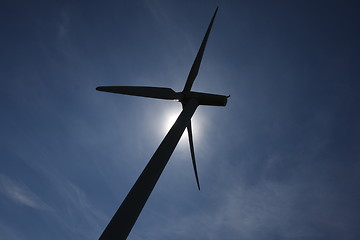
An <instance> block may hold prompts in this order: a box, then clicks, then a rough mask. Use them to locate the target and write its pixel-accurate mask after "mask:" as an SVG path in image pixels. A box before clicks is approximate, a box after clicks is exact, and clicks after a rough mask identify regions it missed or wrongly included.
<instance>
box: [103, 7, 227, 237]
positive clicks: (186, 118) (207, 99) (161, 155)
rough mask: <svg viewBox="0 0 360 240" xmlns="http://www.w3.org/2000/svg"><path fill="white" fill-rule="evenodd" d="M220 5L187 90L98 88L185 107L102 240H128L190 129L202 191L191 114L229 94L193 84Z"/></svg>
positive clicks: (220, 102) (221, 103) (223, 102)
mask: <svg viewBox="0 0 360 240" xmlns="http://www.w3.org/2000/svg"><path fill="white" fill-rule="evenodd" d="M217 10H218V8H216V10H215V13H214V15H213V17H212V19H211V22H210V24H209V27H208V29H207V31H206V34H205V36H204V39H203V41H202V43H201V46H200V49H199V51H198V53H197V55H196V58H195V60H194V63H193V65H192V67H191V70H190V73H189V75H188V77H187V80H186V83H185V86H184V89H183V91H181V92H175V91H174V90H172V89H171V88H163V87H138V86H137V87H125V86H100V87H97V88H96V90H99V91H104V92H111V93H119V94H126V95H133V96H141V97H150V98H158V99H165V100H177V101H179V102H181V104H182V107H183V110H182V112H181V113H180V115H179V117H178V118H177V120H176V122H175V123H174V125H173V126H172V127H171V129H170V130H169V132H168V133H167V134H166V136H165V138H164V140H163V141H162V142H161V143H160V145H159V147H158V149H157V150H156V151H155V153H154V155H153V156H152V157H151V159H150V161H149V163H148V164H147V165H146V167H145V169H144V170H143V172H142V173H141V175H140V176H139V178H138V179H137V180H136V182H135V184H134V186H133V187H132V188H131V190H130V192H129V193H128V195H127V196H126V198H125V199H124V201H123V202H122V204H121V205H120V207H119V209H118V210H117V211H116V213H115V214H114V216H113V217H112V219H111V221H110V222H109V224H108V225H107V227H106V228H105V230H104V232H103V233H102V235H101V236H100V238H99V239H101V240H104V239H106V240H109V239H111V240H112V239H118V240H120V239H126V238H127V236H128V235H129V233H130V231H131V229H132V227H133V226H134V224H135V222H136V220H137V218H138V217H139V215H140V213H141V210H142V209H143V207H144V205H145V203H146V201H147V199H148V198H149V196H150V194H151V192H152V190H153V189H154V187H155V184H156V182H157V181H158V179H159V177H160V175H161V173H162V171H163V170H164V168H165V166H166V164H167V162H168V161H169V158H170V156H171V154H172V153H173V151H174V149H175V147H176V145H177V144H178V142H179V140H180V138H181V135H182V134H183V132H184V131H185V128H187V132H188V136H189V144H190V152H191V159H192V165H193V168H194V173H195V178H196V183H197V186H198V189H199V190H200V183H199V177H198V174H197V168H196V161H195V152H194V143H193V137H192V129H191V117H192V116H193V114H194V112H195V110H196V108H197V107H198V106H199V105H210V106H225V105H226V103H227V99H228V97H229V96H224V95H217V94H210V93H201V92H193V91H191V87H192V85H193V83H194V80H195V78H196V76H197V74H198V72H199V68H200V63H201V59H202V57H203V54H204V50H205V46H206V42H207V40H208V37H209V34H210V31H211V27H212V25H213V22H214V19H215V16H216V13H217Z"/></svg>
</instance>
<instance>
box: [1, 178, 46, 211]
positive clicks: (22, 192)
mask: <svg viewBox="0 0 360 240" xmlns="http://www.w3.org/2000/svg"><path fill="white" fill-rule="evenodd" d="M0 192H2V193H3V194H4V195H6V196H7V197H8V198H10V199H11V200H13V201H15V202H17V203H19V204H23V205H26V206H28V207H31V208H35V209H41V210H51V208H50V206H49V205H47V204H46V203H45V202H44V201H42V200H41V199H40V198H39V197H38V196H37V195H36V193H34V192H33V191H32V190H31V189H30V188H29V187H28V186H27V185H26V184H24V183H22V182H17V181H14V180H12V179H10V178H9V177H7V176H5V175H3V174H0Z"/></svg>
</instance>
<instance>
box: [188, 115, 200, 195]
mask: <svg viewBox="0 0 360 240" xmlns="http://www.w3.org/2000/svg"><path fill="white" fill-rule="evenodd" d="M187 131H188V135H189V144H190V152H191V159H192V164H193V168H194V173H195V178H196V183H197V186H198V189H199V191H200V183H199V177H198V173H197V168H196V161H195V151H194V142H193V137H192V129H191V120H190V122H189V125H188V126H187Z"/></svg>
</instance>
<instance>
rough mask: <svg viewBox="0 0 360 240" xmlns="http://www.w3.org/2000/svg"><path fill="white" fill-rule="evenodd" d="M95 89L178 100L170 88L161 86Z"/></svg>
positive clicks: (102, 87)
mask: <svg viewBox="0 0 360 240" xmlns="http://www.w3.org/2000/svg"><path fill="white" fill-rule="evenodd" d="M96 90H98V91H103V92H111V93H119V94H125V95H132V96H140V97H150V98H159V99H166V100H178V99H179V98H180V95H179V94H178V93H177V92H175V91H174V90H172V89H171V88H162V87H124V86H100V87H97V88H96Z"/></svg>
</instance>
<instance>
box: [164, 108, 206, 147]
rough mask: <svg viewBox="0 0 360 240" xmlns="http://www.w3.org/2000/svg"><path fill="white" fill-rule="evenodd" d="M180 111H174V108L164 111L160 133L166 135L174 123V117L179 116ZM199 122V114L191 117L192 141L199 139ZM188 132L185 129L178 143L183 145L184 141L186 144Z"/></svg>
mask: <svg viewBox="0 0 360 240" xmlns="http://www.w3.org/2000/svg"><path fill="white" fill-rule="evenodd" d="M180 113H181V111H174V110H170V111H166V112H165V113H164V118H163V119H164V120H163V122H162V124H161V125H162V133H163V134H164V135H166V134H167V133H168V132H169V130H170V129H171V127H172V126H173V125H174V123H175V121H176V119H177V118H178V117H179V115H180ZM201 122H202V121H200V116H198V115H195V114H194V116H193V117H192V118H191V127H192V132H193V138H194V142H198V141H199V140H200V139H201V128H202V127H201ZM187 142H188V134H187V130H186V129H185V131H184V133H183V135H182V137H181V139H180V141H179V145H183V144H184V143H186V144H188V143H187Z"/></svg>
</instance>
